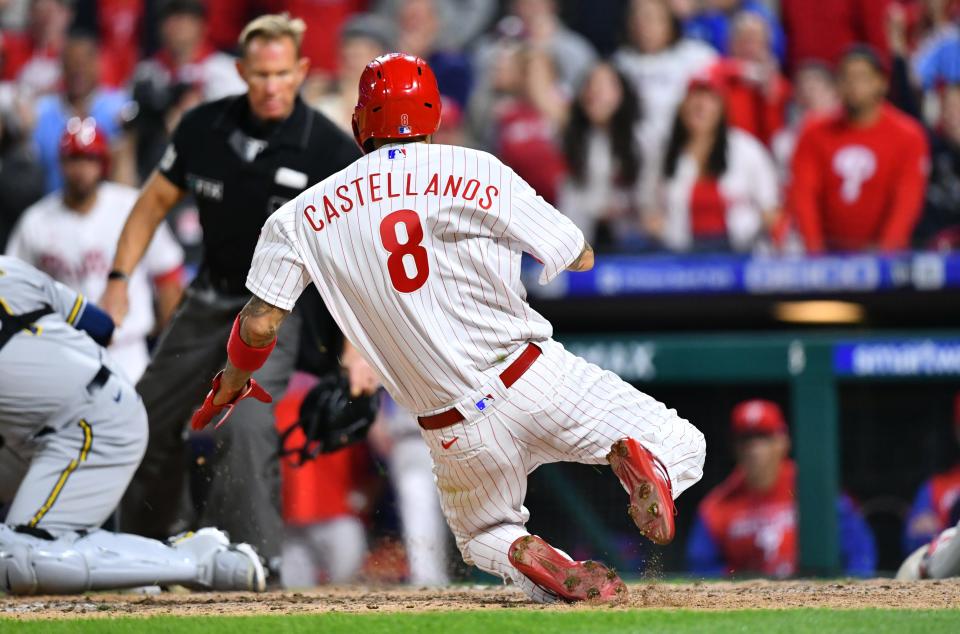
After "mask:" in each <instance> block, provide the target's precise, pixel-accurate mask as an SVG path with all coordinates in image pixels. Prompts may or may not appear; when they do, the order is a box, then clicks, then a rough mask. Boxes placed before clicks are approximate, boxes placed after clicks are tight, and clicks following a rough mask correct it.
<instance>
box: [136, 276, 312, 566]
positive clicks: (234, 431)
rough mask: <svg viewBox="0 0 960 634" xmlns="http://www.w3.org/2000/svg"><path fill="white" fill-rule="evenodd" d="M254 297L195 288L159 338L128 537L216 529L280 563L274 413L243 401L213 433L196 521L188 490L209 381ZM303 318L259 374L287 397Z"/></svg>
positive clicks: (289, 324) (287, 327) (148, 375)
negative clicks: (192, 427) (190, 435)
mask: <svg viewBox="0 0 960 634" xmlns="http://www.w3.org/2000/svg"><path fill="white" fill-rule="evenodd" d="M247 299H248V298H247V297H229V298H228V297H223V296H218V295H216V294H215V293H214V292H212V291H207V290H199V291H198V290H195V289H189V290H188V291H187V296H186V299H185V301H184V303H183V304H182V306H181V307H180V308H179V309H178V311H177V313H176V315H175V316H174V318H173V321H172V322H171V323H170V325H169V326H168V327H167V329H166V331H165V332H164V334H163V336H162V337H161V338H160V341H159V343H158V344H157V348H156V350H155V351H154V354H153V358H152V359H151V361H150V365H149V366H148V367H147V370H146V372H145V373H144V375H143V378H141V379H140V382H139V383H138V384H137V391H138V392H139V393H140V395H141V396H142V397H143V402H144V405H145V406H146V408H147V417H148V420H149V425H150V439H149V443H148V445H147V452H146V455H145V456H144V459H143V463H142V464H141V465H140V468H139V470H138V471H137V473H136V475H135V476H134V478H133V481H132V482H131V483H130V487H129V488H128V489H127V493H126V495H125V496H124V499H123V502H122V503H121V507H120V528H121V530H123V531H126V532H131V533H136V534H139V535H144V536H146V537H153V538H157V539H162V538H165V537H168V536H169V535H170V534H171V533H172V532H175V531H177V530H183V529H185V528H193V527H203V526H216V527H217V528H220V529H223V530H226V531H227V532H228V533H229V534H230V538H231V539H232V540H233V541H235V542H248V543H250V544H252V545H253V546H254V547H256V548H257V550H258V551H259V553H260V554H261V555H262V556H263V557H264V558H266V560H267V561H268V562H269V561H271V560H272V559H274V558H277V557H279V555H280V547H281V539H282V536H283V519H282V517H281V515H280V472H279V462H278V460H277V458H276V452H277V433H276V428H275V427H274V419H273V407H272V406H271V405H267V404H264V403H260V402H259V401H255V400H253V399H247V400H244V401H243V402H242V403H240V404H239V405H238V406H237V407H236V409H235V411H234V413H233V415H232V416H231V417H230V420H229V421H228V422H227V423H226V424H224V425H223V426H222V427H221V428H220V429H218V430H216V431H208V432H204V433H211V434H213V435H214V439H215V451H214V452H213V455H212V457H211V459H210V461H209V463H208V464H207V465H206V468H207V470H208V471H209V473H210V478H211V479H210V483H209V486H208V487H207V499H206V500H204V501H203V502H202V503H201V505H200V506H201V508H202V511H201V513H200V516H199V517H192V507H191V505H190V504H189V502H188V500H189V496H188V493H187V478H186V475H187V472H188V469H189V467H190V465H188V463H187V461H188V455H187V448H186V438H187V428H188V427H187V426H188V423H189V420H190V416H191V414H192V413H193V411H194V410H195V409H196V408H197V407H198V406H199V405H200V403H201V402H202V401H203V398H204V397H205V395H206V393H207V391H208V390H209V389H210V380H211V379H212V378H213V376H214V374H216V373H217V372H218V371H219V370H220V369H221V368H222V367H223V365H224V363H225V362H226V343H227V337H228V336H229V334H230V329H231V327H232V325H233V320H234V318H235V317H236V315H237V313H238V312H239V311H240V309H241V308H242V307H243V305H244V304H245V303H246V301H247ZM299 339H300V319H299V317H298V316H297V315H296V313H294V314H291V315H290V316H289V317H288V318H287V320H286V321H285V322H284V324H283V326H282V327H281V329H280V335H279V337H278V341H277V346H276V348H275V349H274V351H273V353H272V354H271V355H270V358H269V360H268V361H267V363H266V364H265V365H264V366H263V367H262V368H261V369H260V370H258V371H257V372H256V373H255V374H254V378H256V379H257V381H258V382H259V383H260V384H261V385H263V387H264V388H265V389H266V390H267V391H268V392H270V393H271V394H272V395H273V398H274V403H276V402H278V401H279V400H280V397H281V396H282V395H283V392H284V391H285V390H286V387H287V382H288V380H289V378H290V374H291V373H292V372H293V368H294V364H295V362H296V357H297V347H298V343H299Z"/></svg>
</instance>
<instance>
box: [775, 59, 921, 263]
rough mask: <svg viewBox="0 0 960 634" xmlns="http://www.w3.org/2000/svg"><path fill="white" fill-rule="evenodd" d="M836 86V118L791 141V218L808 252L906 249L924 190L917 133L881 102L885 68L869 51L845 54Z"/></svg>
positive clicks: (812, 126) (915, 127) (913, 125)
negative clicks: (793, 146) (840, 106)
mask: <svg viewBox="0 0 960 634" xmlns="http://www.w3.org/2000/svg"><path fill="white" fill-rule="evenodd" d="M838 86H839V90H840V97H841V101H842V103H843V109H842V111H841V112H838V113H837V114H836V115H834V116H831V117H827V118H825V119H822V120H819V121H814V122H811V124H810V125H809V126H807V128H806V129H805V130H804V131H803V132H802V133H801V134H800V137H799V139H798V141H797V149H796V152H795V154H794V158H793V182H792V184H791V186H790V209H791V212H792V215H793V218H794V219H795V221H796V223H797V227H798V229H799V231H800V234H801V236H802V237H803V241H804V244H805V246H806V249H807V251H809V252H811V253H821V252H824V251H831V250H836V251H869V250H877V251H896V250H900V249H905V248H907V247H908V246H909V244H910V236H911V233H912V232H913V229H914V225H916V223H917V219H918V218H919V216H920V212H921V210H922V208H923V196H924V190H925V188H926V179H927V171H928V163H929V152H928V149H927V140H926V136H925V134H924V131H923V128H922V127H921V126H920V125H919V124H918V123H917V122H916V121H914V120H913V119H911V118H910V117H908V116H907V115H905V114H903V113H901V112H900V111H898V110H897V109H896V108H894V107H893V106H892V105H890V104H888V103H887V102H886V100H885V95H886V91H887V78H886V66H885V64H884V63H883V62H882V60H881V59H880V57H879V56H878V55H877V53H876V52H874V51H872V50H871V49H869V48H866V47H856V48H853V49H851V50H850V51H848V52H847V54H846V55H845V56H844V58H843V61H842V62H841V64H840V72H839V82H838Z"/></svg>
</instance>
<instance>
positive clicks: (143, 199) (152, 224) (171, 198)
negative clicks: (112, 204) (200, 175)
mask: <svg viewBox="0 0 960 634" xmlns="http://www.w3.org/2000/svg"><path fill="white" fill-rule="evenodd" d="M182 197H183V191H182V190H181V189H180V188H179V187H177V186H176V185H174V184H173V183H171V182H170V180H169V179H167V177H166V176H164V175H163V174H160V173H159V172H154V173H153V175H151V176H150V179H149V180H148V181H147V184H146V185H144V186H143V190H142V191H141V192H140V196H139V197H138V198H137V202H136V203H134V205H133V209H132V210H131V211H130V215H129V216H128V217H127V222H126V223H125V224H124V225H123V231H122V232H121V233H120V239H119V240H118V241H117V252H116V255H115V256H114V258H113V270H115V271H121V272H123V273H126V274H128V275H129V274H130V273H131V272H132V271H133V269H134V268H136V266H137V264H138V263H139V262H140V260H141V259H143V254H144V253H145V252H146V251H147V247H148V246H150V241H151V240H152V239H153V234H154V233H155V232H156V230H157V226H159V225H160V223H161V222H162V221H163V219H164V218H165V217H166V215H167V214H168V213H169V212H170V210H171V209H172V208H173V206H174V205H176V204H177V202H179V200H180V199H181V198H182Z"/></svg>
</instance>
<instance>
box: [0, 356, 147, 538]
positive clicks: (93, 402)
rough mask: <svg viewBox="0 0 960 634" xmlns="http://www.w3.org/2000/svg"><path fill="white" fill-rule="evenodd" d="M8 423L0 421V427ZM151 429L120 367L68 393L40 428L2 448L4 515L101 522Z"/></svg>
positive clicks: (21, 519)
mask: <svg viewBox="0 0 960 634" xmlns="http://www.w3.org/2000/svg"><path fill="white" fill-rule="evenodd" d="M50 389H52V390H55V389H56V386H55V385H51V387H50ZM3 427H4V426H3V421H0V435H2V432H3ZM146 432H147V420H146V413H145V412H144V410H143V405H142V404H141V402H140V397H139V396H137V393H136V392H135V391H134V389H133V386H132V385H130V383H129V382H128V381H127V380H126V379H124V378H122V377H120V376H119V375H117V374H116V373H114V374H111V375H110V377H109V378H108V379H107V381H106V382H105V383H104V384H103V385H102V386H100V387H96V388H94V389H92V390H90V391H89V392H84V393H82V394H81V395H78V396H77V397H75V398H72V399H65V401H64V405H63V407H62V408H61V409H60V411H59V412H57V413H55V414H53V415H51V416H50V418H49V419H48V420H47V422H46V423H45V424H44V426H43V428H42V429H38V430H37V433H36V434H34V435H33V436H32V437H30V438H27V439H23V440H22V441H21V442H17V443H11V442H8V443H7V444H6V446H4V447H3V448H2V449H0V502H10V508H9V509H8V511H7V518H6V523H7V524H10V525H11V526H18V525H22V526H28V527H32V528H38V529H43V530H46V531H48V532H50V533H52V534H54V535H58V534H61V533H64V532H66V531H83V530H92V529H95V528H99V527H100V525H101V524H103V522H104V521H105V520H106V519H107V517H109V516H110V514H111V513H113V510H114V509H115V508H116V506H117V502H119V501H120V496H122V495H123V491H124V489H126V488H127V483H128V482H129V481H130V477H131V476H132V475H133V472H134V470H135V469H136V468H137V465H138V464H139V463H140V457H141V456H142V455H143V449H144V446H145V445H146Z"/></svg>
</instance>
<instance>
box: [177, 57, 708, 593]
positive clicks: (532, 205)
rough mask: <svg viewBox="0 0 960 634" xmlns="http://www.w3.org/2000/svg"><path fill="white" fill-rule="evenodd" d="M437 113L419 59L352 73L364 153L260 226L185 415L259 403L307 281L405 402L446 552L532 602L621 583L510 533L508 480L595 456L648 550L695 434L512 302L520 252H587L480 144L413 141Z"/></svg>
mask: <svg viewBox="0 0 960 634" xmlns="http://www.w3.org/2000/svg"><path fill="white" fill-rule="evenodd" d="M439 123H440V94H439V92H438V90H437V84H436V80H435V78H434V75H433V72H432V71H431V69H430V67H429V66H428V65H427V64H426V63H425V62H424V61H423V60H421V59H419V58H416V57H410V56H406V55H400V54H391V55H386V56H383V57H378V58H377V59H375V60H373V61H372V62H371V63H370V64H369V65H368V66H367V67H366V69H365V70H364V72H363V75H362V77H361V79H360V96H359V100H358V104H357V107H356V110H355V112H354V117H353V129H354V135H355V137H356V139H357V142H358V143H359V144H360V146H361V147H362V148H363V151H364V152H365V154H366V156H364V157H363V158H361V159H359V160H358V161H356V162H355V163H353V164H352V165H351V166H349V167H348V168H346V169H344V170H342V171H340V172H338V173H336V174H334V175H333V176H331V177H329V178H327V179H325V180H323V181H322V182H320V183H319V184H317V185H315V186H313V187H311V188H310V189H308V190H307V191H305V192H303V193H302V194H300V195H299V196H298V197H297V198H296V199H295V200H293V201H291V202H289V203H287V204H286V205H284V206H283V207H282V208H281V209H279V210H278V211H277V212H276V213H274V214H273V215H272V216H271V217H270V219H269V220H268V221H267V223H266V224H265V225H264V228H263V230H262V232H261V235H260V241H259V244H258V245H257V249H256V252H255V254H254V258H253V263H252V265H251V268H250V272H249V274H248V276H247V288H248V289H249V290H250V291H251V292H252V293H253V295H254V297H253V298H252V299H251V300H250V302H249V303H248V304H247V305H246V306H245V307H244V308H243V310H242V311H241V312H240V314H239V316H238V317H237V319H236V321H235V323H234V327H233V331H232V333H231V335H230V338H229V341H228V343H227V353H228V362H227V365H226V368H225V369H224V370H223V371H222V372H221V373H220V374H218V375H217V376H216V377H215V378H214V380H213V389H212V390H211V391H210V393H209V394H208V396H207V398H206V400H205V401H204V403H203V404H202V405H201V407H200V408H199V409H198V410H197V411H196V412H195V414H194V418H193V421H192V424H193V426H194V428H202V427H204V426H206V425H207V424H208V423H209V422H210V421H211V420H212V419H213V418H214V417H216V416H218V415H220V414H221V413H222V412H224V410H225V409H226V412H225V415H227V416H228V415H229V409H228V408H232V406H233V405H234V404H235V403H237V402H238V401H239V400H241V399H243V398H247V397H254V398H258V399H260V400H268V399H269V395H268V394H266V392H265V391H264V390H262V388H260V387H259V386H258V385H257V383H256V381H254V380H253V379H252V378H251V374H252V373H254V372H255V371H256V370H257V369H258V368H259V367H261V365H262V364H263V363H264V362H265V361H266V359H267V356H268V355H269V354H270V351H271V349H272V348H273V346H274V343H275V341H276V336H277V330H278V329H279V328H280V325H281V322H283V320H284V317H285V316H286V315H287V314H288V312H289V311H290V310H291V309H292V308H293V305H294V303H295V302H296V300H297V297H298V296H299V295H300V294H301V293H302V292H303V291H304V289H305V288H306V287H307V286H308V285H309V284H310V283H311V282H313V284H314V285H315V286H316V288H317V291H318V292H319V293H320V295H321V296H322V297H323V300H324V302H325V303H326V305H327V307H328V308H329V310H330V312H331V314H332V315H333V316H334V318H335V319H336V321H337V323H338V324H339V325H340V327H341V329H342V330H343V332H344V334H345V335H346V337H347V338H348V339H349V340H350V342H351V343H352V344H353V345H354V346H355V347H356V348H357V349H358V350H360V352H361V354H362V355H363V356H364V357H365V358H366V359H367V361H368V362H369V363H370V364H371V365H372V366H373V367H374V368H375V369H376V370H377V373H378V374H379V376H380V379H381V380H382V382H383V384H384V386H385V387H386V388H387V390H388V391H389V392H390V394H391V395H392V396H393V397H394V399H395V400H396V401H397V402H398V403H400V404H401V405H403V406H404V407H406V408H408V409H409V410H411V411H413V412H416V413H417V414H418V422H419V424H420V427H421V430H422V435H423V438H424V439H425V440H426V443H427V445H428V446H429V448H430V452H431V455H432V457H433V461H434V473H435V475H436V481H437V486H438V488H439V490H440V496H441V501H442V502H441V503H442V507H443V511H444V515H445V516H446V518H447V521H448V523H449V524H450V527H451V529H452V530H453V533H454V536H455V537H456V540H457V546H458V547H459V549H460V552H461V553H462V555H463V558H464V561H466V562H467V563H470V564H474V565H476V566H478V567H479V568H481V569H482V570H485V571H487V572H490V573H492V574H495V575H497V576H500V577H502V578H503V579H504V580H512V581H513V582H514V583H516V584H518V585H519V586H520V587H522V588H523V590H524V591H525V592H526V593H527V594H528V595H529V596H530V597H531V598H532V599H534V600H536V601H543V602H547V601H554V600H556V599H557V598H560V599H564V600H567V601H579V600H583V599H589V598H596V599H601V600H614V599H616V598H618V597H622V596H625V595H626V592H627V589H626V586H625V585H624V584H623V582H622V581H621V580H620V578H619V577H618V576H617V575H616V573H615V572H613V571H612V570H610V569H608V568H607V567H605V566H604V565H602V564H600V563H597V562H591V561H585V562H584V561H573V560H571V559H570V558H569V557H568V556H567V555H566V554H564V553H563V552H561V551H559V550H557V549H555V548H553V547H552V546H550V545H549V544H547V543H546V542H545V541H544V540H543V539H541V538H539V537H536V536H533V535H530V534H529V533H527V531H526V530H525V529H524V525H525V524H526V522H527V519H528V518H529V512H528V511H527V509H526V508H524V506H523V500H524V496H525V493H526V486H527V474H529V473H530V472H531V471H533V470H534V469H536V468H537V467H538V466H539V465H542V464H545V463H549V462H559V461H571V462H582V463H587V464H599V463H603V462H609V463H610V465H611V466H612V467H613V471H614V473H616V475H617V477H618V478H619V479H620V481H621V482H622V484H623V486H624V488H625V489H626V491H627V494H628V495H629V498H630V503H629V507H628V509H629V513H630V515H631V517H632V518H633V520H634V522H635V523H636V524H637V526H638V528H639V529H640V532H641V533H642V534H644V535H646V536H647V537H648V538H649V539H650V540H651V541H653V542H654V543H657V544H666V543H669V542H670V541H671V540H672V539H673V536H674V505H673V500H674V498H675V497H676V496H677V495H679V494H680V493H682V492H683V491H684V490H686V489H687V488H688V487H690V486H691V485H693V484H694V483H695V482H697V481H698V480H699V479H700V477H701V476H702V474H703V471H702V466H703V461H704V456H705V443H704V438H703V434H701V433H700V432H699V431H698V430H697V429H696V428H695V427H694V426H693V425H691V424H690V423H688V422H687V421H686V420H684V419H682V418H680V417H679V416H677V414H676V412H675V411H674V410H670V409H667V408H666V407H665V406H664V405H663V404H662V403H659V402H658V401H656V400H654V399H653V398H651V397H650V396H647V395H646V394H643V393H641V392H639V391H637V390H636V389H634V388H633V387H632V386H630V385H629V384H627V383H626V382H624V381H623V380H621V379H620V378H619V377H617V376H616V375H614V374H612V373H610V372H605V371H603V370H601V369H600V368H599V367H597V366H595V365H592V364H590V363H588V362H587V361H585V360H583V359H581V358H579V357H577V356H575V355H573V354H571V353H569V352H567V351H566V350H565V349H564V348H563V346H562V345H560V344H559V343H557V342H555V341H554V340H553V339H552V338H551V335H552V328H551V326H550V324H549V323H548V322H547V321H546V320H545V319H544V318H543V317H542V316H540V315H539V314H537V313H536V312H534V311H533V310H532V309H531V308H530V306H529V305H528V304H527V303H526V301H525V292H524V289H523V286H522V285H521V283H520V258H521V252H527V253H530V254H531V255H533V256H534V257H536V258H537V259H538V260H540V261H541V262H542V263H543V272H542V274H541V276H540V282H541V283H542V284H546V283H547V282H549V281H550V280H552V279H553V278H554V277H556V276H557V275H558V274H559V273H560V272H561V271H563V270H565V269H567V270H571V271H585V270H588V269H590V268H591V267H592V266H593V250H592V249H591V248H590V246H589V245H588V244H586V243H585V241H584V238H583V234H582V233H581V232H580V231H579V230H578V229H577V228H576V227H575V226H574V225H573V223H571V222H570V221H569V220H568V219H567V218H565V217H564V216H562V215H561V214H560V213H559V212H557V211H556V210H555V209H554V208H553V207H551V206H550V205H548V204H547V203H546V202H544V200H543V199H542V198H540V197H539V196H537V194H536V192H534V191H533V189H532V188H531V187H530V186H529V185H528V184H527V183H525V182H524V181H523V180H522V179H520V178H519V177H518V176H517V175H516V174H515V173H514V172H513V171H512V170H511V169H510V168H508V167H507V166H505V165H504V164H502V163H501V162H500V161H498V160H497V159H496V158H494V157H493V156H490V155H489V154H485V153H483V152H477V151H473V150H469V149H464V148H459V147H451V146H444V145H432V144H431V143H430V141H431V135H432V134H433V133H434V132H436V130H437V128H438V127H439ZM222 422H223V420H221V421H220V423H221V424H222Z"/></svg>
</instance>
